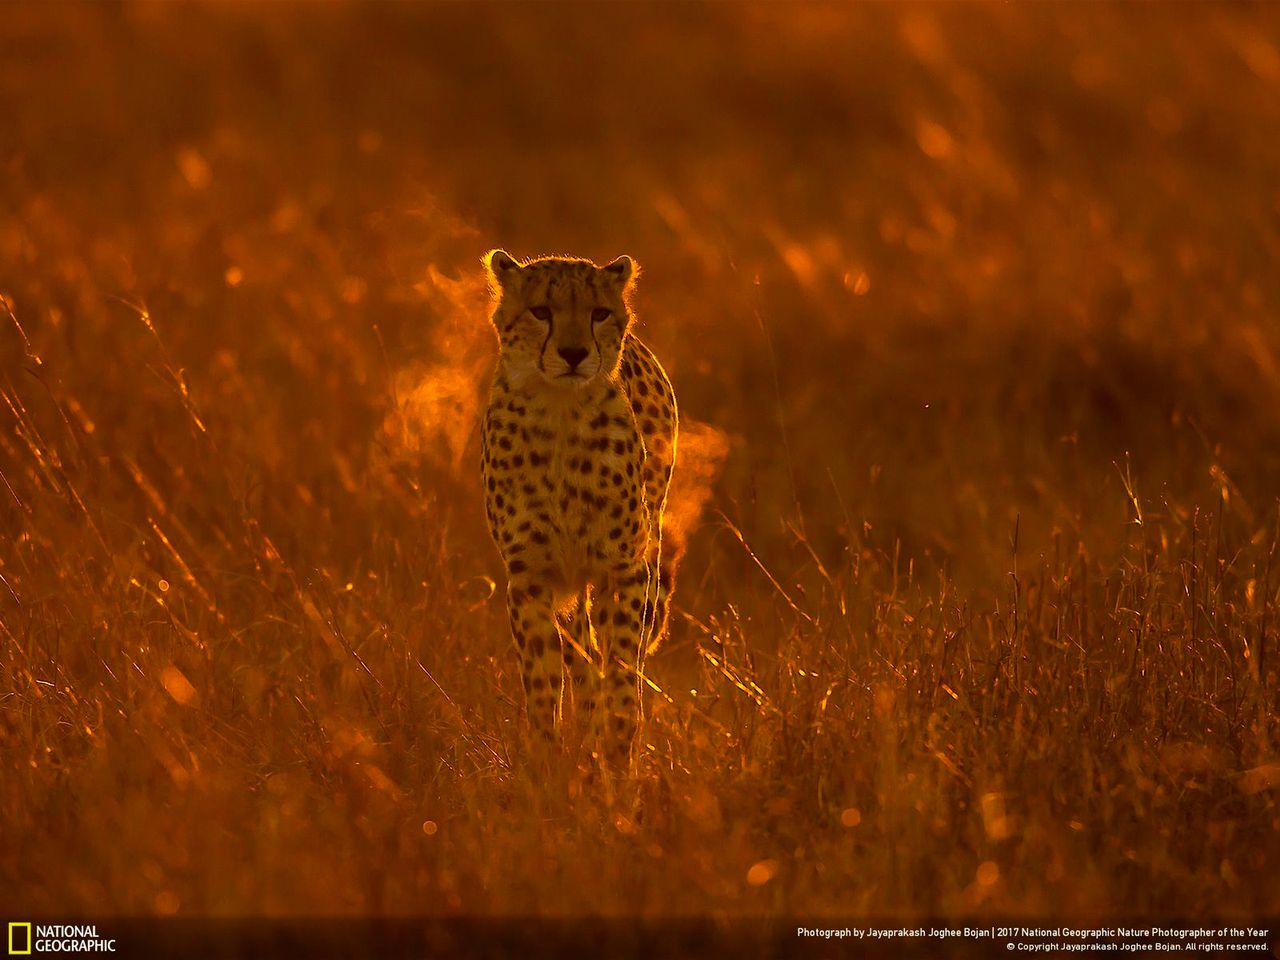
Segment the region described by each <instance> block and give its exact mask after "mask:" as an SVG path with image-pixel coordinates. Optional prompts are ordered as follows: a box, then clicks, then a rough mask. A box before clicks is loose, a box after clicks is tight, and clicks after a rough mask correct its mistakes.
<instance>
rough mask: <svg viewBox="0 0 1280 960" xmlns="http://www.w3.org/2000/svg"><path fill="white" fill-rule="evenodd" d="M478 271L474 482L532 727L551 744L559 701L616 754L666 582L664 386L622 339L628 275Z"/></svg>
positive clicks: (636, 346) (622, 262) (612, 268)
mask: <svg viewBox="0 0 1280 960" xmlns="http://www.w3.org/2000/svg"><path fill="white" fill-rule="evenodd" d="M484 262H485V266H486V268H487V271H488V275H489V280H490V289H491V292H492V294H493V300H494V305H493V314H492V319H493V325H494V328H495V329H496V331H497V334H498V341H499V357H498V366H497V370H496V372H495V374H494V379H493V387H492V392H491V394H490V399H489V406H488V409H487V411H486V413H485V416H484V425H483V430H482V441H481V446H482V462H481V477H482V483H483V486H484V494H485V507H486V513H487V515H488V521H489V531H490V534H491V535H492V536H493V540H494V542H495V543H496V544H497V547H498V550H499V552H500V553H501V554H502V560H503V563H504V565H505V566H506V570H507V608H508V612H509V614H510V619H511V634H512V638H513V640H514V641H515V646H516V650H517V651H518V653H519V655H520V658H521V667H522V670H521V679H522V681H523V686H524V693H525V704H526V711H527V713H528V717H529V725H530V729H531V731H533V733H534V735H535V737H540V738H542V739H545V740H547V741H553V740H555V739H556V738H557V736H558V735H559V733H560V732H561V725H562V721H563V718H564V717H565V715H566V713H565V711H566V709H567V706H568V703H569V702H570V700H572V702H573V709H574V711H575V712H576V713H577V714H578V715H579V716H585V717H589V718H590V724H591V730H592V731H593V734H594V735H595V736H596V737H597V738H600V741H601V742H602V743H603V744H604V746H605V749H606V753H608V754H609V755H611V756H612V757H615V758H617V757H619V756H621V757H625V756H629V754H630V749H631V743H632V741H633V740H634V738H635V732H636V727H637V723H638V720H639V717H640V712H641V688H642V683H641V672H640V671H641V670H642V666H643V661H644V656H645V654H646V652H648V651H650V650H651V649H652V648H653V647H654V646H655V645H656V643H657V641H658V639H659V638H660V637H661V636H662V635H663V633H664V631H665V629H666V622H667V609H668V603H669V597H670V593H671V590H672V586H673V582H672V577H673V570H672V568H671V564H670V562H669V560H668V558H665V557H664V556H663V554H662V519H663V508H664V507H665V505H666V501H667V487H668V485H669V484H670V481H671V471H672V468H673V467H674V465H675V456H676V432H677V422H676V398H675V392H674V391H673V390H672V387H671V382H670V380H668V379H667V375H666V373H665V371H664V370H663V369H662V365H661V364H659V363H658V360H657V358H656V357H655V356H654V355H653V353H652V352H651V351H650V350H649V348H648V347H646V346H645V345H644V344H643V343H641V342H640V339H639V338H638V337H636V336H635V334H634V333H632V331H631V327H632V324H633V323H634V316H633V315H632V312H631V307H630V297H631V292H632V290H633V288H634V286H635V281H636V277H637V276H638V274H639V267H638V266H637V264H636V262H635V261H634V260H632V259H631V258H630V257H626V256H623V257H619V258H618V259H616V260H614V261H612V262H611V263H609V264H608V265H606V266H603V267H599V266H596V265H595V264H594V263H592V262H591V261H590V260H583V259H577V258H572V257H543V258H540V259H534V260H529V261H527V262H523V263H522V262H519V261H517V260H515V259H514V258H512V257H511V256H509V255H508V254H507V253H505V252H504V251H502V250H493V251H491V252H490V253H489V254H487V255H486V256H485V259H484Z"/></svg>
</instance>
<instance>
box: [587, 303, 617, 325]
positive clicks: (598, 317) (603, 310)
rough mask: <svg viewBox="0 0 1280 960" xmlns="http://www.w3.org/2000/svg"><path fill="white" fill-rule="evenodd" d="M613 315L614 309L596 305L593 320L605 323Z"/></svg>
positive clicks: (592, 313)
mask: <svg viewBox="0 0 1280 960" xmlns="http://www.w3.org/2000/svg"><path fill="white" fill-rule="evenodd" d="M611 316H613V311H612V310H610V309H609V308H608V307H596V308H595V309H594V310H592V311H591V322H592V323H604V322H605V321H606V320H608V319H609V318H610V317H611Z"/></svg>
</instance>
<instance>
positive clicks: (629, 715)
mask: <svg viewBox="0 0 1280 960" xmlns="http://www.w3.org/2000/svg"><path fill="white" fill-rule="evenodd" d="M649 579H650V577H649V568H648V566H647V565H646V564H645V563H644V562H643V561H639V560H637V561H636V562H634V563H632V564H628V565H626V566H625V567H623V568H622V569H620V570H618V571H617V572H615V573H613V574H611V575H610V576H609V577H608V578H607V583H606V584H605V586H604V589H602V590H601V591H599V593H598V594H597V595H596V596H595V597H594V599H593V601H592V606H591V618H592V622H593V625H594V627H595V633H596V641H597V642H598V643H599V645H600V652H601V664H602V666H603V668H604V690H603V696H604V707H605V709H604V710H603V711H601V712H600V714H599V716H598V719H597V720H596V723H595V727H596V730H597V732H598V734H599V735H600V737H601V739H602V741H603V744H602V745H604V746H606V749H607V752H608V754H609V756H610V759H612V760H616V761H625V760H626V758H627V757H628V755H629V754H630V751H631V743H632V741H633V740H634V739H635V734H636V726H637V723H638V720H639V715H640V682H641V681H640V670H641V661H642V658H643V656H644V646H643V643H642V640H643V625H644V606H645V596H646V594H647V592H648V589H649Z"/></svg>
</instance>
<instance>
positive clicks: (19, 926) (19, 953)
mask: <svg viewBox="0 0 1280 960" xmlns="http://www.w3.org/2000/svg"><path fill="white" fill-rule="evenodd" d="M15 930H26V931H27V937H26V946H25V947H23V948H22V949H18V945H17V944H16V943H14V939H15V937H14V935H13V934H14V931H15ZM30 953H31V924H29V923H10V924H9V956H11V957H25V956H27V955H28V954H30Z"/></svg>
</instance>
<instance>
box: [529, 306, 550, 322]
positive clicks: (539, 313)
mask: <svg viewBox="0 0 1280 960" xmlns="http://www.w3.org/2000/svg"><path fill="white" fill-rule="evenodd" d="M529 312H530V313H532V314H533V315H534V316H535V317H537V318H538V319H539V320H541V321H542V322H543V323H550V322H551V308H550V307H530V308H529Z"/></svg>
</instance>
